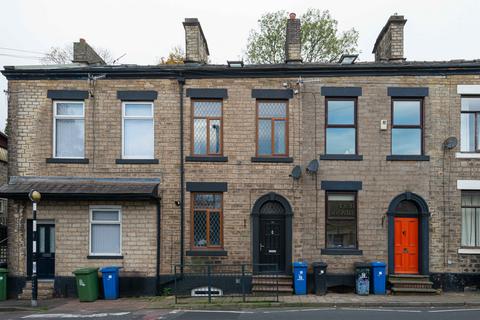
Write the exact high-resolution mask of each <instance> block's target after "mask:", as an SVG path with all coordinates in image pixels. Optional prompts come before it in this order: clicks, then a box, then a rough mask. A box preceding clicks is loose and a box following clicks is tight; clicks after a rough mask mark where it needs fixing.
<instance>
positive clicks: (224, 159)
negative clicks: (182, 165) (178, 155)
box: [185, 156, 228, 162]
mask: <svg viewBox="0 0 480 320" xmlns="http://www.w3.org/2000/svg"><path fill="white" fill-rule="evenodd" d="M185 161H186V162H228V157H222V156H188V157H185Z"/></svg>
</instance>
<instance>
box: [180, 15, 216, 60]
mask: <svg viewBox="0 0 480 320" xmlns="http://www.w3.org/2000/svg"><path fill="white" fill-rule="evenodd" d="M183 27H184V28H185V63H200V64H207V63H208V56H209V54H210V53H209V52H208V45H207V40H206V39H205V35H204V34H203V30H202V26H201V25H200V22H199V21H198V19H197V18H185V21H184V22H183Z"/></svg>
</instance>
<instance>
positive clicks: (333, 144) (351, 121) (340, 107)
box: [325, 98, 357, 154]
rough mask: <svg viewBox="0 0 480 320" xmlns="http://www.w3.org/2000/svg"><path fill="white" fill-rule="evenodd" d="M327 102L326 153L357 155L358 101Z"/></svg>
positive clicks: (333, 100)
mask: <svg viewBox="0 0 480 320" xmlns="http://www.w3.org/2000/svg"><path fill="white" fill-rule="evenodd" d="M325 101H326V103H325V105H326V110H325V124H326V125H325V153H326V154H357V99H356V98H326V99H325Z"/></svg>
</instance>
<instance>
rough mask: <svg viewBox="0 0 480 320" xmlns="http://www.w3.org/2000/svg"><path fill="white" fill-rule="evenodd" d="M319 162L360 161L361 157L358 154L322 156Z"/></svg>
mask: <svg viewBox="0 0 480 320" xmlns="http://www.w3.org/2000/svg"><path fill="white" fill-rule="evenodd" d="M320 160H345V161H362V160H363V156H362V155H360V154H322V155H320Z"/></svg>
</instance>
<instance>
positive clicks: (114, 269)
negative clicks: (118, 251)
mask: <svg viewBox="0 0 480 320" xmlns="http://www.w3.org/2000/svg"><path fill="white" fill-rule="evenodd" d="M120 268H122V267H118V266H107V267H103V268H101V269H100V272H117V271H118V269H120Z"/></svg>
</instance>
